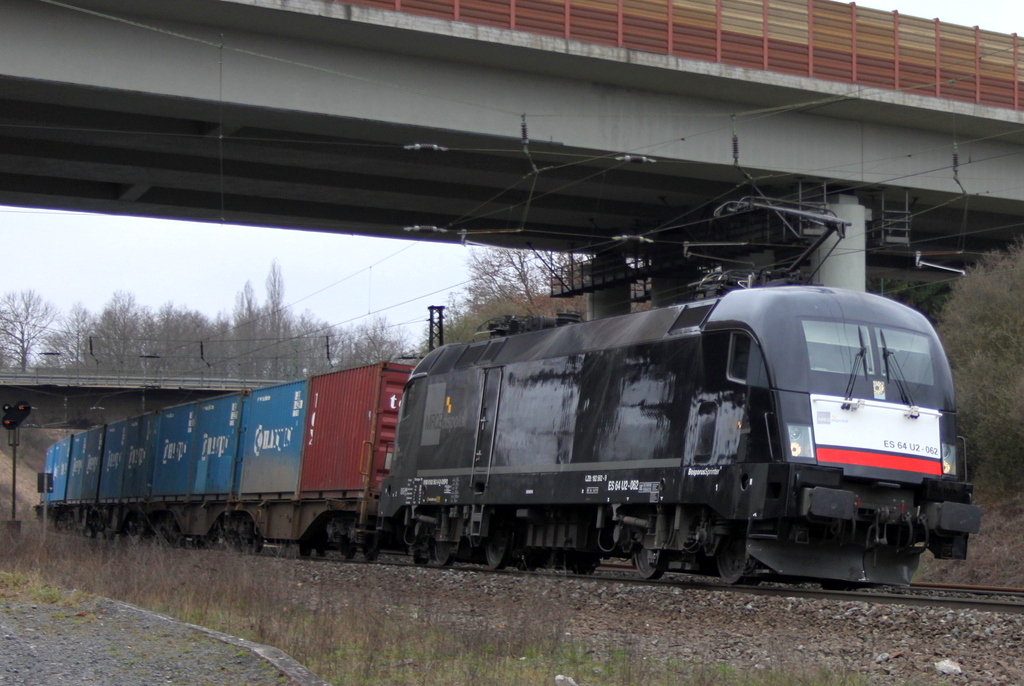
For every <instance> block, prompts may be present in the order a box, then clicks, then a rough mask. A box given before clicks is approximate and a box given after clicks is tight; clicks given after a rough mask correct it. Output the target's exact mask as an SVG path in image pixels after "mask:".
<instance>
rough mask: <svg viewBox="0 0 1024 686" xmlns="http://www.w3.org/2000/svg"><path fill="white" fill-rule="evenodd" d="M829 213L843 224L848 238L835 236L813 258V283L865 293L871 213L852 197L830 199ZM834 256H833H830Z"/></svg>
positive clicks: (843, 196) (839, 196)
mask: <svg viewBox="0 0 1024 686" xmlns="http://www.w3.org/2000/svg"><path fill="white" fill-rule="evenodd" d="M830 200H831V202H829V204H828V209H830V210H832V211H833V212H835V213H836V216H837V217H838V218H839V219H842V220H843V221H847V222H850V226H847V227H846V238H844V239H842V240H840V239H839V237H838V236H833V237H832V238H830V239H829V240H827V241H825V243H824V245H822V246H821V248H819V249H818V251H817V252H816V253H815V254H814V256H813V257H812V258H811V269H812V270H814V278H813V279H812V281H813V282H814V283H820V284H822V285H823V286H833V287H835V288H846V289H849V290H851V291H864V290H865V288H866V281H867V250H866V248H867V221H868V219H869V216H868V214H869V210H868V209H867V208H866V207H864V206H863V205H861V204H860V203H859V202H858V201H857V198H855V197H854V196H852V195H838V196H834V197H833V198H830ZM830 252H831V254H829V253H830Z"/></svg>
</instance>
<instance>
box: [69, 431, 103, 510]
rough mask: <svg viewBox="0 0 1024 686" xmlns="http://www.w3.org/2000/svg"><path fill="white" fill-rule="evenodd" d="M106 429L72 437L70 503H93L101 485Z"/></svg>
mask: <svg viewBox="0 0 1024 686" xmlns="http://www.w3.org/2000/svg"><path fill="white" fill-rule="evenodd" d="M105 429H106V427H103V426H97V427H95V428H92V429H89V430H88V431H86V432H85V433H80V434H75V435H74V436H72V437H71V460H70V461H69V469H68V490H67V500H68V502H72V503H73V502H93V501H95V500H96V495H97V491H98V489H99V484H100V460H101V458H102V457H103V435H104V431H105Z"/></svg>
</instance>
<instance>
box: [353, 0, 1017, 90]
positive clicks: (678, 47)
mask: <svg viewBox="0 0 1024 686" xmlns="http://www.w3.org/2000/svg"><path fill="white" fill-rule="evenodd" d="M350 1H351V3H352V4H355V5H363V6H368V7H377V8H381V9H391V10H395V11H398V12H405V13H408V14H418V15H423V16H430V17H438V18H442V19H450V20H454V21H462V22H468V23H472V24H482V25H486V26H497V27H500V28H506V29H512V30H517V31H524V32H529V33H537V34H543V35H548V36H557V37H560V38H566V39H573V40H578V41H583V42H586V43H595V44H600V45H610V46H616V47H621V48H629V49H633V50H643V51H646V52H652V53H660V54H667V55H673V56H676V57H682V58H689V59H696V60H704V61H708V62H719V63H722V64H727V65H733V66H738V67H748V68H752V69H764V70H770V71H774V72H779V73H784V74H793V75H797V76H807V77H812V78H818V79H826V80H830V81H842V82H846V83H853V84H860V85H865V86H873V87H877V88H885V89H896V90H905V91H908V92H910V93H915V94H920V95H928V96H935V97H940V98H948V99H952V100H961V101H965V102H973V103H978V104H984V105H992V106H996V107H1005V108H1013V109H1019V108H1020V105H1021V84H1020V72H1021V69H1020V63H1021V56H1020V50H1019V41H1018V38H1017V34H1011V35H1007V34H1004V33H998V32H995V31H982V30H981V29H979V28H977V27H972V28H968V27H965V26H959V25H956V24H950V23H947V22H941V21H939V20H938V19H934V20H932V19H921V18H918V17H911V16H905V15H901V14H900V13H899V12H885V11H882V10H874V9H867V8H862V7H858V6H857V4H856V3H849V4H847V3H840V2H832V1H831V0H350Z"/></svg>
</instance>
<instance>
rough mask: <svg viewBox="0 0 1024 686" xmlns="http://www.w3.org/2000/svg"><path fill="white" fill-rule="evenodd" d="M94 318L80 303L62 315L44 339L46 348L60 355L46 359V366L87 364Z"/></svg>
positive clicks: (94, 323)
mask: <svg viewBox="0 0 1024 686" xmlns="http://www.w3.org/2000/svg"><path fill="white" fill-rule="evenodd" d="M95 326H96V318H95V317H94V316H93V314H92V313H91V312H89V310H87V309H86V308H85V305H83V304H82V303H75V304H74V305H72V306H71V309H70V310H68V311H67V312H65V313H64V314H62V315H61V316H60V317H59V318H58V321H57V325H56V327H55V328H54V330H53V331H51V332H50V334H49V335H48V336H47V337H46V347H48V348H50V349H51V351H53V352H57V353H60V354H59V355H54V356H52V357H47V359H46V364H47V366H57V367H81V366H84V365H85V364H86V363H87V362H89V361H90V360H89V336H91V335H92V334H93V330H94V328H95Z"/></svg>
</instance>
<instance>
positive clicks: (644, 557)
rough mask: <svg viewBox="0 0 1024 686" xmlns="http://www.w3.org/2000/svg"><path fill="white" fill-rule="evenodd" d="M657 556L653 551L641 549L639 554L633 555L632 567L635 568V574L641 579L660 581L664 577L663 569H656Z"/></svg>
mask: <svg viewBox="0 0 1024 686" xmlns="http://www.w3.org/2000/svg"><path fill="white" fill-rule="evenodd" d="M657 564H658V555H657V553H656V552H655V551H653V550H647V549H646V548H644V549H642V550H641V551H640V552H638V553H635V554H634V555H633V566H634V567H636V573H637V574H639V575H640V577H641V578H643V579H650V580H652V581H653V580H654V579H660V578H661V577H662V576H664V575H665V570H664V569H658V567H657V566H656V565H657Z"/></svg>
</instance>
